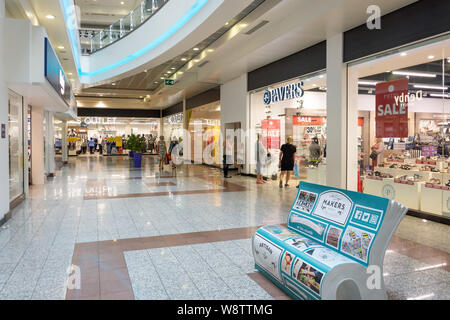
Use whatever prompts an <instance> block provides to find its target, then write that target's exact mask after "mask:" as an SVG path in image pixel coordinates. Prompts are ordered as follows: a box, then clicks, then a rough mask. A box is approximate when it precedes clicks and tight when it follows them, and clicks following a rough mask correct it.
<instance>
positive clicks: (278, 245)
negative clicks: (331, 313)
mask: <svg viewBox="0 0 450 320" xmlns="http://www.w3.org/2000/svg"><path fill="white" fill-rule="evenodd" d="M407 211H408V209H407V208H406V207H404V206H402V205H401V204H399V203H398V202H395V201H392V200H389V199H385V198H380V197H376V196H372V195H368V194H362V193H357V192H353V191H348V190H342V189H337V188H332V187H326V186H321V185H316V184H312V183H307V182H301V183H300V186H299V191H298V194H297V197H296V199H295V202H294V204H293V206H292V209H291V212H290V213H289V216H288V221H287V226H286V227H283V226H278V225H269V226H264V227H262V228H260V229H258V230H257V231H256V233H255V235H254V236H253V239H252V249H253V256H254V259H255V267H256V269H257V270H258V271H259V272H261V273H262V274H264V275H265V276H266V277H268V278H269V279H270V280H272V281H273V282H274V283H275V284H276V285H277V286H278V287H280V288H281V289H282V290H283V291H285V292H286V293H287V294H288V295H289V296H291V297H292V298H294V299H303V300H319V299H327V300H330V299H333V300H334V299H338V300H341V299H345V300H357V299H364V300H366V299H387V294H386V289H385V285H384V279H383V260H384V256H385V252H386V249H387V246H388V244H389V242H390V240H391V238H392V235H393V234H394V232H395V230H396V229H397V226H398V225H399V223H400V221H401V220H402V218H403V217H404V215H405V214H406V212H407Z"/></svg>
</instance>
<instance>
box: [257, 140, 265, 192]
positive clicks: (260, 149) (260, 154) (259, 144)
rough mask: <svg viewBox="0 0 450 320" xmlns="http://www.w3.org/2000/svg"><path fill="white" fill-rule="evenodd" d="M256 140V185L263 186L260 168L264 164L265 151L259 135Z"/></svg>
mask: <svg viewBox="0 0 450 320" xmlns="http://www.w3.org/2000/svg"><path fill="white" fill-rule="evenodd" d="M256 139H257V140H256V184H265V183H266V181H264V178H263V175H262V167H263V164H265V162H266V157H267V150H266V148H265V147H264V145H263V143H262V141H261V134H260V133H258V134H257V136H256Z"/></svg>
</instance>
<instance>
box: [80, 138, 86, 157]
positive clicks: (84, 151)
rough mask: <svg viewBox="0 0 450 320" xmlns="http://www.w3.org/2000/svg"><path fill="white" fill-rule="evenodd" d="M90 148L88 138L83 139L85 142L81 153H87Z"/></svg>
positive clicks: (82, 144)
mask: <svg viewBox="0 0 450 320" xmlns="http://www.w3.org/2000/svg"><path fill="white" fill-rule="evenodd" d="M87 148H88V142H87V140H86V139H83V142H82V143H81V153H82V154H86V151H87Z"/></svg>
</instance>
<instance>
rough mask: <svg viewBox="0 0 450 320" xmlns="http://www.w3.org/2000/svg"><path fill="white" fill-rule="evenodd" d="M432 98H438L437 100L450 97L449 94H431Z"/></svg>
mask: <svg viewBox="0 0 450 320" xmlns="http://www.w3.org/2000/svg"><path fill="white" fill-rule="evenodd" d="M429 96H430V97H436V98H449V97H450V96H449V95H448V94H443V93H430V94H429Z"/></svg>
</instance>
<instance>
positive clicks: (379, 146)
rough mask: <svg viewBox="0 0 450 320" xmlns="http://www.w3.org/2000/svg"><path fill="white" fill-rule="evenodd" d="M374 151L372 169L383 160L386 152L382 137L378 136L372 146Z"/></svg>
mask: <svg viewBox="0 0 450 320" xmlns="http://www.w3.org/2000/svg"><path fill="white" fill-rule="evenodd" d="M370 149H371V150H372V153H371V154H370V159H372V171H375V168H376V167H377V166H378V164H380V163H382V162H383V152H384V142H383V139H382V138H377V141H376V143H375V144H374V145H373V146H372V147H371V148H370Z"/></svg>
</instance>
